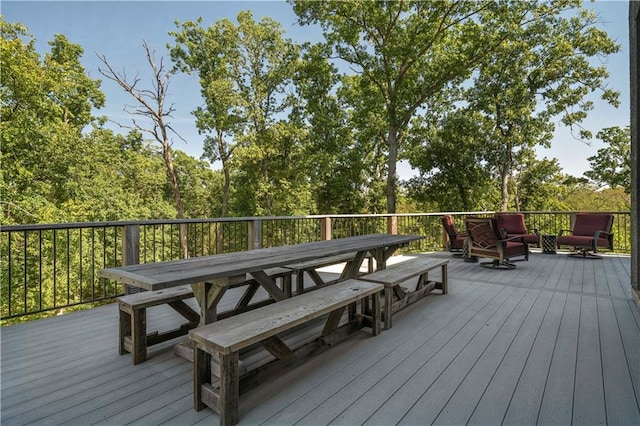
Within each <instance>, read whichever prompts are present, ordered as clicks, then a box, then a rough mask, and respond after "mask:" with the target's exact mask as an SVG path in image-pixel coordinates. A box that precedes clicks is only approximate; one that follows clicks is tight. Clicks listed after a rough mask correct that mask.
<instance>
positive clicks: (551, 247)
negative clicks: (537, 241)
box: [541, 234, 557, 254]
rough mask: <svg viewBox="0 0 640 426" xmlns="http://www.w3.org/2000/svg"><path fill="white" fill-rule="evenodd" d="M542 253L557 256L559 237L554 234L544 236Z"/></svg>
mask: <svg viewBox="0 0 640 426" xmlns="http://www.w3.org/2000/svg"><path fill="white" fill-rule="evenodd" d="M541 237H542V252H543V253H547V254H556V242H557V236H556V235H553V234H542V235H541Z"/></svg>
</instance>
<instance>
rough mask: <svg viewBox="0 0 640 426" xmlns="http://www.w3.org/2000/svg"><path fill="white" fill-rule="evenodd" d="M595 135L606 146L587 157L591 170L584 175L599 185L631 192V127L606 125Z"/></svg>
mask: <svg viewBox="0 0 640 426" xmlns="http://www.w3.org/2000/svg"><path fill="white" fill-rule="evenodd" d="M596 137H597V138H598V139H600V140H602V142H604V143H605V144H607V145H608V146H606V147H605V148H601V149H599V150H598V153H597V154H596V155H594V156H592V157H589V158H587V160H589V163H590V165H591V170H589V171H587V172H585V174H584V175H585V176H586V177H588V178H589V179H591V180H592V181H594V182H595V183H596V184H599V185H603V186H604V185H607V186H609V187H611V188H616V187H622V188H623V189H624V191H625V192H626V193H627V194H630V193H631V128H630V127H629V126H627V127H625V128H622V129H621V128H620V127H606V128H604V129H602V130H601V131H599V132H598V134H597V135H596Z"/></svg>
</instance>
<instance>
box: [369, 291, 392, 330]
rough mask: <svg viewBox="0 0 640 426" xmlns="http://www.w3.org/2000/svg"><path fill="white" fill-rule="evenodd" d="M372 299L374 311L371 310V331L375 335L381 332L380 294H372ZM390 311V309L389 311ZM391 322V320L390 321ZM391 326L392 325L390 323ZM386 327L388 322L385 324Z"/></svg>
mask: <svg viewBox="0 0 640 426" xmlns="http://www.w3.org/2000/svg"><path fill="white" fill-rule="evenodd" d="M371 299H372V306H371V309H372V312H371V322H372V324H371V333H372V334H373V335H374V336H377V335H378V334H380V331H381V330H380V317H381V316H382V310H381V309H380V294H378V293H375V294H373V295H372V296H371ZM389 312H390V311H389ZM385 320H386V318H385ZM389 320H391V315H389ZM389 324H391V321H389ZM389 326H391V325H389ZM385 327H386V324H385Z"/></svg>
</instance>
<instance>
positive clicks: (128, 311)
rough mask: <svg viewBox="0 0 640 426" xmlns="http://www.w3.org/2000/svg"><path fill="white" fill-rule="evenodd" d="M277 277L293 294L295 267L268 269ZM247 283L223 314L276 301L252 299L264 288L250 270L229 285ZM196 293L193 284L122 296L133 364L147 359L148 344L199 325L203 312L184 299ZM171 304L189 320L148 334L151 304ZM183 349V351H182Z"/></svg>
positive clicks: (123, 344)
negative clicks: (165, 329) (237, 298)
mask: <svg viewBox="0 0 640 426" xmlns="http://www.w3.org/2000/svg"><path fill="white" fill-rule="evenodd" d="M265 272H266V274H267V275H268V276H269V277H271V278H273V279H278V278H280V279H281V282H282V284H281V285H282V291H283V292H285V294H287V296H288V297H291V275H292V273H293V272H292V271H291V270H290V269H287V268H272V269H268V270H267V271H265ZM240 286H246V287H247V289H246V290H245V292H244V294H243V295H242V297H240V299H239V300H238V302H237V304H236V306H235V308H233V309H232V310H231V311H229V312H222V313H221V314H220V316H219V317H220V318H226V317H230V316H232V315H236V314H238V313H241V312H246V311H248V310H251V309H256V308H258V307H260V306H264V305H266V304H270V303H273V302H274V300H271V299H264V300H261V301H259V302H254V303H251V304H250V302H251V299H252V297H253V296H254V295H255V293H256V292H257V291H258V289H259V288H260V284H258V283H257V282H256V281H255V280H254V279H253V277H251V275H250V274H246V276H245V277H244V280H243V278H242V276H241V277H239V278H238V279H237V280H236V282H235V283H234V284H231V285H230V286H229V288H233V287H240ZM191 297H194V294H193V290H192V288H191V285H184V286H180V287H172V288H167V289H163V290H156V291H143V292H140V293H134V294H129V295H126V296H120V297H119V298H118V307H119V311H120V343H119V350H120V355H123V354H126V353H131V357H132V360H133V364H134V365H135V364H139V363H141V362H144V361H146V359H147V347H149V346H152V345H156V344H158V343H162V342H165V341H167V340H171V339H174V338H176V337H180V336H185V335H186V334H188V333H189V330H191V329H193V328H195V327H196V326H197V325H198V323H199V322H200V315H199V314H198V313H197V312H196V311H194V310H193V309H191V307H190V306H189V305H187V304H186V303H184V302H183V300H184V299H189V298H191ZM164 304H167V305H169V306H171V307H172V308H173V309H174V310H175V311H177V312H178V313H179V314H180V315H182V316H183V317H185V318H186V319H187V322H186V323H184V324H182V325H180V327H178V328H177V329H174V330H171V331H167V332H163V333H158V332H157V331H156V332H153V333H149V334H147V326H146V324H147V308H150V307H152V306H159V305H164ZM187 352H189V349H187ZM179 353H182V352H180V351H179Z"/></svg>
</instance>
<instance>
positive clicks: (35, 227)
mask: <svg viewBox="0 0 640 426" xmlns="http://www.w3.org/2000/svg"><path fill="white" fill-rule="evenodd" d="M492 213H496V211H493V210H486V211H470V212H429V213H378V214H328V215H307V216H248V217H224V218H200V219H150V220H125V221H107V222H68V223H45V224H28V225H2V226H0V232H16V231H45V230H54V229H74V228H107V227H116V226H128V225H179V224H186V223H213V222H250V221H256V220H292V219H321V218H331V219H339V218H350V219H351V218H371V217H380V218H385V217H422V216H441V215H443V214H451V215H467V216H468V215H474V214H492ZM507 213H524V214H575V213H582V212H581V211H523V212H507ZM598 213H608V214H630V211H628V212H627V211H603V212H598Z"/></svg>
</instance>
